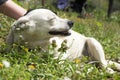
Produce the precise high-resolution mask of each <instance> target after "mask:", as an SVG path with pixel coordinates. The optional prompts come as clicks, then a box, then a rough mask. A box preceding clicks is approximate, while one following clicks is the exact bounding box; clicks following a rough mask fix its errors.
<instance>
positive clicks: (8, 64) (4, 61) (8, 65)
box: [2, 60, 10, 68]
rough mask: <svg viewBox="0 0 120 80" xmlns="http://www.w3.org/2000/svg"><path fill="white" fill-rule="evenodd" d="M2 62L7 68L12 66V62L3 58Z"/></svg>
mask: <svg viewBox="0 0 120 80" xmlns="http://www.w3.org/2000/svg"><path fill="white" fill-rule="evenodd" d="M2 63H3V65H4V66H5V67H6V68H8V67H10V62H8V61H6V60H3V61H2Z"/></svg>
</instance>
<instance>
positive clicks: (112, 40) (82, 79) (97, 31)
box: [0, 1, 120, 80]
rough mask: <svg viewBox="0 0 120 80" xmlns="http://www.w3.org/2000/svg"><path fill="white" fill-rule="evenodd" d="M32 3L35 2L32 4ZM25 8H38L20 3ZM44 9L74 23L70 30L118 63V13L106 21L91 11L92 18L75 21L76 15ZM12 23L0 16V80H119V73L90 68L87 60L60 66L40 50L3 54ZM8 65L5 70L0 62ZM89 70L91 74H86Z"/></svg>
mask: <svg viewBox="0 0 120 80" xmlns="http://www.w3.org/2000/svg"><path fill="white" fill-rule="evenodd" d="M33 2H34V1H33ZM19 4H20V5H24V4H26V5H24V7H25V8H31V7H33V8H40V6H38V5H35V6H34V5H32V6H30V5H28V3H25V2H24V3H19ZM46 7H47V8H49V9H51V10H53V11H55V12H57V14H58V15H59V16H61V17H63V18H68V19H70V20H73V21H74V23H75V24H74V27H73V30H75V31H77V32H79V33H81V34H83V35H85V36H89V37H94V38H96V39H97V40H98V41H100V43H101V44H102V45H103V48H104V50H105V54H106V58H107V59H112V60H114V61H120V13H119V12H116V13H115V14H113V15H112V17H111V19H107V18H106V13H105V11H104V10H103V11H102V10H100V11H99V10H94V11H93V12H92V16H89V17H87V18H85V19H82V18H77V15H78V14H77V13H75V12H63V11H60V10H57V9H55V8H54V7H53V6H51V5H49V4H48V5H46ZM13 22H14V20H13V19H11V18H8V17H6V16H4V15H2V14H0V24H1V25H2V28H0V80H63V79H64V78H65V77H69V78H71V79H72V80H119V79H120V73H119V72H116V73H115V74H112V75H111V74H108V73H107V72H106V71H105V69H102V68H99V67H96V66H95V65H92V64H86V62H87V58H86V57H83V59H82V60H79V59H77V60H75V61H72V62H70V61H68V60H66V61H64V63H61V64H59V62H60V60H59V59H56V60H55V59H53V57H52V55H50V54H49V53H50V51H46V52H39V51H40V50H39V49H35V50H33V51H28V50H27V48H25V47H24V46H21V47H22V49H21V51H19V50H18V49H17V47H18V46H17V45H16V44H14V47H13V48H12V50H11V52H6V51H4V50H5V49H6V47H7V45H6V44H5V39H6V36H7V34H8V32H9V30H10V28H11V25H12V23H13ZM3 60H6V61H8V62H9V63H10V67H8V68H6V67H5V66H4V65H3V63H2V61H3ZM89 68H91V69H92V70H91V71H89Z"/></svg>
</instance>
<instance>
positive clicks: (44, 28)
mask: <svg viewBox="0 0 120 80" xmlns="http://www.w3.org/2000/svg"><path fill="white" fill-rule="evenodd" d="M72 26H73V22H72V21H70V20H67V19H62V18H60V17H58V16H57V15H56V14H55V13H53V12H52V11H50V10H47V9H35V10H32V11H30V12H29V13H27V14H26V15H25V16H23V17H21V18H19V19H18V20H17V21H15V22H14V24H13V26H12V29H11V31H10V33H9V35H8V37H7V43H8V44H10V45H12V44H13V43H14V42H21V43H26V42H27V43H26V44H25V45H27V47H29V48H35V47H37V46H40V47H42V48H43V49H45V50H47V47H48V45H50V44H52V43H53V42H54V43H55V44H56V47H55V49H54V56H55V58H58V57H59V56H60V55H61V53H60V52H59V49H60V47H61V44H62V43H63V42H65V43H66V46H67V50H66V52H65V53H63V54H62V57H61V59H69V60H74V59H76V58H79V57H81V55H82V53H83V52H84V51H87V53H88V55H89V56H90V57H91V58H92V59H93V58H94V60H97V61H99V62H100V63H101V64H102V66H103V67H104V68H106V69H107V70H109V71H110V72H111V73H112V72H114V71H113V70H112V69H111V68H107V66H108V65H109V64H110V65H113V64H114V65H115V67H116V68H117V69H118V70H120V64H118V63H116V62H112V61H107V60H106V59H105V55H104V51H103V48H102V46H101V44H100V43H99V42H98V41H97V40H96V39H94V38H90V37H85V36H83V35H81V34H79V33H77V32H75V31H73V30H71V27H72Z"/></svg>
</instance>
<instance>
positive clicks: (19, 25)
mask: <svg viewBox="0 0 120 80" xmlns="http://www.w3.org/2000/svg"><path fill="white" fill-rule="evenodd" d="M27 22H29V19H28V18H27V17H25V16H23V17H21V18H19V19H18V20H17V21H15V22H14V23H13V25H12V29H13V30H21V29H25V28H27V27H26V23H27Z"/></svg>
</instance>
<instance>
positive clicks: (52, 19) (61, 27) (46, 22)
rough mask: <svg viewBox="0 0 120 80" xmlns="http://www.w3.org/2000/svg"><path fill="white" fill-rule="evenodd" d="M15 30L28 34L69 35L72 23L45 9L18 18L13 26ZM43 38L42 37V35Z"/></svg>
mask: <svg viewBox="0 0 120 80" xmlns="http://www.w3.org/2000/svg"><path fill="white" fill-rule="evenodd" d="M13 26H14V29H15V30H21V31H22V30H23V31H25V30H26V31H27V33H30V34H35V33H37V34H39V35H40V34H49V35H62V36H63V35H70V32H69V30H70V29H71V27H72V26H73V22H72V21H70V20H67V19H62V18H60V17H58V16H57V15H56V14H55V13H53V12H52V11H50V10H47V9H35V10H32V11H30V12H29V13H27V14H26V15H25V16H23V17H21V18H19V19H18V20H17V21H16V22H15V23H14V24H13ZM43 36H44V35H43Z"/></svg>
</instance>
